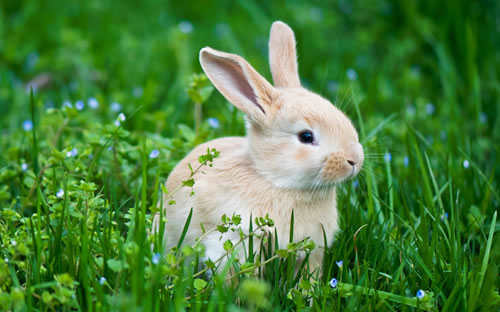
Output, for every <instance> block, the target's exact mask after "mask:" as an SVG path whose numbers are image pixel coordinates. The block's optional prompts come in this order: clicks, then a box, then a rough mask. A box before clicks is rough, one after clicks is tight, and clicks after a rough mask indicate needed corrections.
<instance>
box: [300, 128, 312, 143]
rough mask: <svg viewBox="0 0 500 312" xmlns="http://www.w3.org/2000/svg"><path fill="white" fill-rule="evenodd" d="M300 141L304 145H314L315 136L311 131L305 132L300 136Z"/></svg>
mask: <svg viewBox="0 0 500 312" xmlns="http://www.w3.org/2000/svg"><path fill="white" fill-rule="evenodd" d="M298 137H299V141H300V142H302V143H304V144H312V143H313V142H314V135H313V133H312V131H310V130H303V131H301V132H299V134H298Z"/></svg>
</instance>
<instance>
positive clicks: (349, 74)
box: [346, 68, 358, 80]
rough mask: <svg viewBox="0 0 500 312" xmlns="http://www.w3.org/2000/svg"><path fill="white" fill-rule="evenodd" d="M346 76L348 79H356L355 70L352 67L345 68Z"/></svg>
mask: <svg viewBox="0 0 500 312" xmlns="http://www.w3.org/2000/svg"><path fill="white" fill-rule="evenodd" d="M346 73H347V78H349V80H356V79H358V73H356V71H355V70H354V69H352V68H349V69H347V72H346Z"/></svg>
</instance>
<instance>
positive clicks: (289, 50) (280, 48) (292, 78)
mask: <svg viewBox="0 0 500 312" xmlns="http://www.w3.org/2000/svg"><path fill="white" fill-rule="evenodd" d="M269 65H270V66H271V73H272V74H273V81H274V85H275V86H277V87H300V79H299V70H298V66H297V50H296V49H295V35H294V34H293V30H292V29H291V28H290V27H289V26H288V25H287V24H285V23H283V22H280V21H277V22H274V23H273V25H272V26H271V34H270V37H269Z"/></svg>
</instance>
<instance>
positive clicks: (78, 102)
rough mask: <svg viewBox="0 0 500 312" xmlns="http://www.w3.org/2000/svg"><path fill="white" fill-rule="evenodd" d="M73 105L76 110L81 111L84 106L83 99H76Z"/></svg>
mask: <svg viewBox="0 0 500 312" xmlns="http://www.w3.org/2000/svg"><path fill="white" fill-rule="evenodd" d="M75 107H76V109H77V110H79V111H81V110H82V109H83V108H84V107H85V104H84V103H83V101H76V103H75Z"/></svg>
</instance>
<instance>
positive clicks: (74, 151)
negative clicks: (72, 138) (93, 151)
mask: <svg viewBox="0 0 500 312" xmlns="http://www.w3.org/2000/svg"><path fill="white" fill-rule="evenodd" d="M77 155H78V149H77V148H76V147H74V148H72V149H71V151H68V152H66V157H76V156H77Z"/></svg>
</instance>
